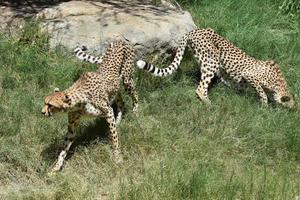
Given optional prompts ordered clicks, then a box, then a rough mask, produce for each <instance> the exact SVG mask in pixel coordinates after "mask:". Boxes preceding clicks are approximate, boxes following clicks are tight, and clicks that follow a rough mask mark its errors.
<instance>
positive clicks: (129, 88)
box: [124, 77, 139, 115]
mask: <svg viewBox="0 0 300 200" xmlns="http://www.w3.org/2000/svg"><path fill="white" fill-rule="evenodd" d="M124 87H125V91H126V92H127V94H128V95H129V96H130V97H131V99H132V104H133V109H132V111H133V113H134V114H135V115H138V107H139V105H138V95H137V92H136V90H135V85H134V81H133V79H132V78H131V77H130V78H128V77H125V78H124Z"/></svg>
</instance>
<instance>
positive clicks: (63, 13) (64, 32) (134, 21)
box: [35, 0, 196, 54]
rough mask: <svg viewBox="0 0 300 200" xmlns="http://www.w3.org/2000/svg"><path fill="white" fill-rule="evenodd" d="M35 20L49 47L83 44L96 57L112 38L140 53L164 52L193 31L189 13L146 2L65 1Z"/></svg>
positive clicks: (118, 0) (109, 0)
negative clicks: (127, 42) (40, 27)
mask: <svg viewBox="0 0 300 200" xmlns="http://www.w3.org/2000/svg"><path fill="white" fill-rule="evenodd" d="M35 17H36V18H37V19H39V20H41V26H42V28H43V29H44V30H47V31H48V33H49V34H50V46H52V47H54V46H56V45H63V46H65V47H67V48H70V49H73V48H74V47H75V46H76V45H86V46H87V48H88V49H89V50H90V51H96V52H95V53H97V54H101V53H102V52H103V51H104V49H105V48H106V47H107V45H108V44H109V43H110V42H111V41H113V40H115V39H126V40H128V41H130V42H131V43H133V44H136V45H135V47H136V49H137V50H138V51H137V52H139V54H149V53H153V52H157V51H161V52H162V53H163V52H165V51H166V50H168V49H171V48H173V47H176V46H177V41H178V40H179V39H180V38H181V37H182V36H183V34H185V33H186V32H188V31H190V30H192V29H195V28H196V26H195V24H194V22H193V19H192V17H191V15H190V14H189V13H188V12H183V11H179V10H175V9H171V8H166V7H162V6H154V5H152V4H151V3H150V2H148V3H147V1H145V0H143V1H142V0H140V1H138V0H136V1H133V0H129V1H126V0H123V1H122V0H102V1H99V2H98V1H68V2H63V3H60V4H57V5H55V6H52V7H49V8H44V9H42V10H41V11H39V12H38V13H37V14H35Z"/></svg>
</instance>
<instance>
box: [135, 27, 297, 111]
mask: <svg viewBox="0 0 300 200" xmlns="http://www.w3.org/2000/svg"><path fill="white" fill-rule="evenodd" d="M186 46H189V47H190V48H192V49H193V50H194V56H195V57H196V59H197V61H198V62H199V64H200V63H201V67H200V71H201V79H200V82H199V85H198V88H197V90H196V93H197V95H198V97H199V98H200V99H201V100H202V101H204V102H206V103H208V104H209V103H210V100H209V98H208V94H207V91H208V86H209V84H210V82H211V80H212V78H213V77H214V76H215V75H217V76H219V77H220V78H221V80H222V81H223V82H225V83H229V82H228V81H230V82H232V83H234V85H240V84H242V83H243V82H247V83H248V84H250V85H251V86H252V87H253V88H254V89H255V90H256V91H257V93H258V95H259V97H260V101H261V102H262V103H263V104H267V102H268V98H267V95H266V93H265V90H268V91H271V92H272V93H273V95H274V100H275V101H276V102H277V103H279V104H282V105H283V106H286V107H293V106H294V104H295V102H294V99H293V97H292V95H291V94H290V93H289V91H288V88H287V84H286V82H285V80H284V78H283V76H282V74H281V72H280V70H279V66H278V65H277V64H276V63H274V62H273V61H260V60H256V59H255V58H253V57H251V56H249V55H247V54H246V53H245V52H243V51H242V50H240V49H239V48H237V47H236V46H234V45H233V44H232V43H230V42H229V41H228V40H226V39H225V38H223V37H222V36H220V35H218V34H217V33H215V32H214V31H213V30H212V29H210V28H208V29H197V30H193V31H191V32H188V33H187V34H185V35H184V36H183V38H182V39H181V41H180V44H179V47H178V49H177V52H176V55H175V59H174V61H173V62H172V63H171V65H169V66H168V67H167V68H163V69H159V68H157V67H155V66H153V65H152V64H149V63H147V62H145V61H142V60H139V61H137V66H138V67H139V68H141V69H144V70H147V71H148V72H150V73H152V74H153V75H155V76H167V75H170V74H172V73H173V72H175V71H176V70H177V68H178V66H179V65H180V62H181V60H182V57H183V54H184V51H185V48H186Z"/></svg>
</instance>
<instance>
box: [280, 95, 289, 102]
mask: <svg viewBox="0 0 300 200" xmlns="http://www.w3.org/2000/svg"><path fill="white" fill-rule="evenodd" d="M280 100H281V102H288V101H290V100H291V97H289V96H283V97H281V99H280Z"/></svg>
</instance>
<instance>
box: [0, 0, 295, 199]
mask: <svg viewBox="0 0 300 200" xmlns="http://www.w3.org/2000/svg"><path fill="white" fill-rule="evenodd" d="M185 2H186V1H183V3H182V5H183V6H184V7H185V8H186V9H188V10H189V11H190V12H191V13H192V15H193V18H194V20H195V21H196V24H197V25H198V26H199V27H211V28H214V29H215V30H216V31H217V32H218V33H220V34H221V35H223V36H224V37H226V38H228V39H229V40H231V41H232V42H233V43H234V44H236V45H237V46H238V47H240V48H242V49H243V50H245V51H246V52H247V53H249V54H250V55H252V56H254V57H256V58H258V59H263V60H266V59H268V60H269V59H273V60H275V61H277V62H278V63H279V64H280V67H281V69H282V72H283V75H284V77H285V78H286V80H287V82H288V85H289V87H290V89H291V91H292V92H293V93H294V94H295V99H296V101H299V96H298V95H299V92H300V69H299V65H300V57H299V53H300V39H299V38H300V37H299V36H300V35H299V34H300V27H299V22H298V21H297V20H296V19H295V18H293V17H291V16H288V15H285V14H282V13H280V9H279V7H280V4H281V1H279V0H264V1H260V0H253V1H239V0H224V1H211V0H202V1H197V0H194V1H190V3H185ZM29 33H35V34H34V35H35V36H34V37H32V36H31V34H29ZM166 62H168V63H169V62H170V61H166ZM157 65H158V66H161V64H160V63H157ZM83 66H84V68H83ZM96 68H97V66H94V65H86V64H85V65H83V64H82V63H81V61H78V60H76V58H74V56H73V55H72V54H71V53H70V52H67V51H65V49H63V48H57V49H55V50H48V47H47V45H46V39H45V37H44V36H43V34H41V33H39V32H38V31H36V30H35V26H34V25H33V24H29V25H28V26H27V27H25V31H24V33H23V34H22V35H21V36H20V37H19V38H12V37H7V36H3V35H2V36H1V38H0V79H1V89H0V95H1V96H0V127H1V129H0V199H1V198H3V199H297V198H299V197H300V182H299V180H300V179H299V178H300V156H299V155H300V131H299V130H300V129H299V128H300V123H299V121H300V109H299V108H297V109H296V110H288V109H285V108H281V107H277V106H274V105H272V104H270V106H269V107H262V106H260V103H259V101H258V98H257V96H256V94H255V92H254V91H252V90H247V91H246V92H245V93H238V92H235V91H234V90H232V89H230V88H227V87H226V86H224V85H222V84H221V83H215V84H214V85H213V87H212V88H211V90H210V91H209V95H210V97H211V101H212V106H210V107H209V106H206V105H205V104H203V103H201V102H200V101H199V100H198V99H197V98H196V94H195V89H196V85H197V80H198V78H197V77H199V74H197V71H198V70H197V64H196V62H195V60H194V59H193V58H192V56H190V55H186V56H185V59H184V61H183V62H182V65H181V68H180V70H179V71H178V73H176V74H175V75H173V76H171V77H168V78H164V79H162V78H155V77H151V76H150V75H149V74H147V73H145V72H141V71H138V70H136V74H135V75H136V82H137V88H138V90H139V94H140V113H139V117H138V118H136V117H135V116H134V115H133V114H132V113H131V99H130V98H129V97H127V98H125V102H126V106H127V111H128V112H127V114H126V115H125V116H124V120H123V121H122V122H121V123H120V125H119V126H118V132H119V133H120V141H121V146H122V151H123V154H124V160H125V162H124V163H123V164H122V165H116V164H114V162H113V161H112V158H111V154H112V151H111V146H110V143H109V139H108V137H107V127H106V125H105V123H104V120H98V121H93V120H92V121H90V120H86V121H84V122H83V123H82V124H81V129H80V134H79V135H78V137H77V142H76V143H75V145H74V148H73V151H72V152H73V153H72V154H71V155H70V156H69V159H68V162H67V164H66V167H65V168H64V169H63V171H62V172H61V173H58V174H56V175H51V176H49V175H47V172H48V169H49V167H50V165H51V164H52V163H53V162H54V161H55V158H56V156H57V154H58V152H59V150H60V147H61V146H62V145H63V136H64V134H65V132H66V128H67V118H66V116H64V115H61V116H57V117H54V118H44V117H43V116H42V114H41V108H42V105H43V98H44V96H46V95H47V94H49V93H51V92H52V91H53V89H54V88H55V87H59V88H60V89H64V88H66V87H68V86H70V85H71V84H72V83H73V82H74V81H75V80H76V79H77V78H78V77H79V75H80V74H81V73H82V72H83V71H91V70H94V69H96Z"/></svg>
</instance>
